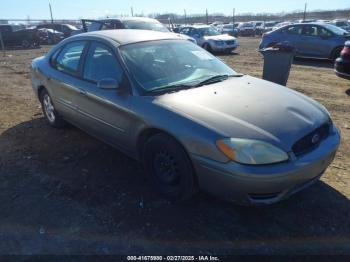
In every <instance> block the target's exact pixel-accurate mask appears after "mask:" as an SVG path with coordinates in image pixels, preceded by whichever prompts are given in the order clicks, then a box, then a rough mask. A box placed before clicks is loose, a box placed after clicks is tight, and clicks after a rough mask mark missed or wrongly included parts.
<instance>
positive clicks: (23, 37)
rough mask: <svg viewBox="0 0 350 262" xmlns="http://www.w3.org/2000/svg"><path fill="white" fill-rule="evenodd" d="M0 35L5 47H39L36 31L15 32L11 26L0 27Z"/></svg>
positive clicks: (21, 30) (22, 30)
mask: <svg viewBox="0 0 350 262" xmlns="http://www.w3.org/2000/svg"><path fill="white" fill-rule="evenodd" d="M0 33H1V36H2V40H3V42H4V45H5V46H6V47H8V46H22V47H24V48H29V47H36V46H39V43H40V38H39V35H38V31H37V30H36V29H19V30H16V29H15V28H14V27H13V26H12V25H7V24H5V25H0Z"/></svg>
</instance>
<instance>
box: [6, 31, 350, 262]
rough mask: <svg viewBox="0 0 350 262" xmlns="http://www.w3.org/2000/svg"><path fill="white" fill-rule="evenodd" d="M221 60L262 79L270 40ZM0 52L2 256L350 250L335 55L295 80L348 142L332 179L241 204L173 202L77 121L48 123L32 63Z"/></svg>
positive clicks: (16, 53)
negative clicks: (262, 49) (261, 203)
mask: <svg viewBox="0 0 350 262" xmlns="http://www.w3.org/2000/svg"><path fill="white" fill-rule="evenodd" d="M240 41H241V47H240V48H239V49H238V50H237V54H232V55H222V56H220V58H221V59H223V60H224V61H226V62H227V63H228V64H229V65H231V66H232V67H233V68H234V69H235V70H236V71H238V72H241V73H245V74H250V75H254V76H257V77H261V74H262V57H261V55H260V54H259V53H258V52H257V48H258V44H259V39H257V38H241V40H240ZM47 50H48V48H47V47H43V48H41V49H35V50H12V51H7V52H6V55H5V56H2V54H0V210H1V211H0V212H1V213H0V214H1V215H0V254H140V253H142V254H144V253H146V254H149V255H154V254H159V253H161V254H191V255H193V254H285V253H288V254H301V253H308V254H350V220H349V217H350V200H349V199H350V187H349V186H350V161H349V160H350V143H349V142H350V81H346V80H343V79H340V78H337V77H336V76H335V75H334V73H333V69H332V64H331V63H330V62H323V61H315V60H304V59H303V60H301V59H298V60H297V61H295V63H294V65H293V67H292V72H291V76H290V80H289V83H288V86H289V87H290V88H292V89H295V90H298V91H300V92H302V93H304V94H307V95H309V96H311V97H313V98H314V99H316V100H318V101H319V102H321V103H322V104H323V105H325V106H326V107H327V108H328V110H329V111H330V112H331V114H332V116H333V119H334V121H335V123H336V124H337V126H338V127H339V128H340V129H341V132H342V144H341V147H340V150H339V153H338V154H337V156H336V159H335V161H334V163H333V164H332V165H331V167H330V168H329V169H328V170H327V172H326V174H325V176H324V177H323V178H322V181H321V182H319V183H317V184H316V185H314V186H313V187H311V188H309V189H307V190H305V191H303V192H301V193H299V194H297V195H295V196H293V197H292V198H290V199H288V200H286V201H284V202H281V203H279V204H276V205H273V206H268V207H254V208H253V207H249V208H248V207H241V206H236V205H233V204H231V203H226V202H222V201H220V200H218V199H215V198H213V197H212V196H209V195H206V194H203V193H201V194H199V195H198V196H196V197H195V198H194V199H192V200H191V201H189V202H186V203H181V204H170V203H168V202H167V201H164V200H162V199H160V198H159V197H158V196H157V195H156V194H155V193H154V192H152V190H151V188H150V186H149V183H148V181H147V179H146V178H145V175H144V174H143V171H142V167H141V166H140V165H139V164H138V163H137V162H135V161H133V160H132V159H129V158H128V157H126V156H125V155H123V154H121V153H120V152H118V151H116V150H114V149H112V148H111V147H109V146H107V145H104V144H103V143H101V142H99V141H97V140H95V139H94V138H91V137H90V136H88V135H86V134H85V133H83V132H82V131H80V130H78V129H76V128H74V127H68V128H66V129H63V130H56V129H53V128H50V127H48V126H47V125H46V123H45V122H44V120H43V115H42V113H41V109H40V106H39V103H38V101H37V100H36V98H35V97H34V95H33V93H32V90H31V85H30V76H29V66H30V61H31V60H32V59H33V58H35V57H38V56H40V55H42V54H44V53H45V52H46V51H47Z"/></svg>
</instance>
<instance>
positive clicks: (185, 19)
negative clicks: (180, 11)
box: [184, 9, 187, 25]
mask: <svg viewBox="0 0 350 262" xmlns="http://www.w3.org/2000/svg"><path fill="white" fill-rule="evenodd" d="M184 14H185V24H186V25H187V13H186V9H184Z"/></svg>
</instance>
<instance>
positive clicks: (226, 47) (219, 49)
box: [211, 42, 238, 52]
mask: <svg viewBox="0 0 350 262" xmlns="http://www.w3.org/2000/svg"><path fill="white" fill-rule="evenodd" d="M237 47H238V43H237V42H236V43H235V44H233V45H228V44H225V45H222V46H218V45H215V44H213V45H211V48H212V50H213V51H214V52H227V51H230V52H231V51H233V50H236V49H237Z"/></svg>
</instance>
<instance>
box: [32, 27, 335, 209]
mask: <svg viewBox="0 0 350 262" xmlns="http://www.w3.org/2000/svg"><path fill="white" fill-rule="evenodd" d="M31 78H32V85H33V89H34V92H35V94H36V95H37V96H38V98H39V100H40V102H41V104H42V108H43V112H44V115H45V117H46V119H47V122H48V123H49V124H50V125H51V126H53V127H62V126H64V125H65V123H66V122H69V123H71V124H73V125H75V126H77V127H79V128H81V129H82V130H85V131H86V132H87V133H89V134H91V135H92V136H95V137H97V138H99V139H101V140H103V141H104V142H106V143H108V144H110V145H112V146H113V147H115V148H117V149H119V150H121V151H122V152H124V153H125V154H127V155H129V156H130V157H132V158H135V159H137V160H139V161H141V162H142V163H143V164H144V167H145V170H146V172H147V173H148V174H149V176H150V179H151V181H152V182H153V184H154V186H155V189H156V190H157V191H158V192H159V193H161V194H162V195H163V196H165V197H166V198H168V199H170V200H183V199H188V198H189V197H191V196H192V195H193V194H194V193H195V192H196V191H197V189H201V190H203V191H206V192H209V193H212V194H215V195H217V196H220V197H222V198H224V199H227V200H230V201H236V202H238V203H241V204H246V205H259V204H271V203H275V202H278V201H280V200H282V199H285V198H287V197H288V196H290V195H292V194H293V193H295V192H298V191H300V190H301V189H303V188H306V187H307V186H309V185H311V184H313V183H315V182H316V181H317V180H318V179H319V178H320V177H321V176H322V174H323V173H324V172H325V170H326V169H327V167H328V166H329V164H330V163H331V162H332V160H333V158H334V155H335V153H336V151H337V148H338V145H339V142H340V135H339V132H338V130H337V128H336V127H335V125H334V124H333V122H332V120H331V118H330V115H329V113H328V112H327V110H326V109H325V108H324V107H323V106H322V105H320V104H319V103H317V102H315V101H314V100H312V99H310V98H308V97H306V96H304V95H302V94H300V93H298V92H295V91H293V90H290V89H288V88H286V87H283V86H279V85H276V84H273V83H270V82H267V81H264V80H260V79H257V78H254V77H251V76H248V75H242V74H238V73H236V72H235V71H234V70H232V69H231V68H230V67H228V66H227V65H226V64H224V63H223V62H222V61H221V60H219V59H217V58H216V57H215V56H213V55H211V54H210V53H208V52H207V51H205V50H204V49H202V48H200V47H198V46H197V45H195V44H193V43H191V42H189V41H186V40H180V39H179V38H178V37H176V36H174V34H170V33H161V32H153V31H144V30H141V31H138V30H106V31H96V32H90V33H85V34H81V35H77V36H73V37H70V38H68V39H66V40H64V41H62V42H61V43H60V44H58V45H57V46H55V47H53V48H52V49H51V50H50V51H49V52H48V54H47V55H45V56H43V57H40V58H37V59H35V60H34V61H33V62H32V77H31Z"/></svg>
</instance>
